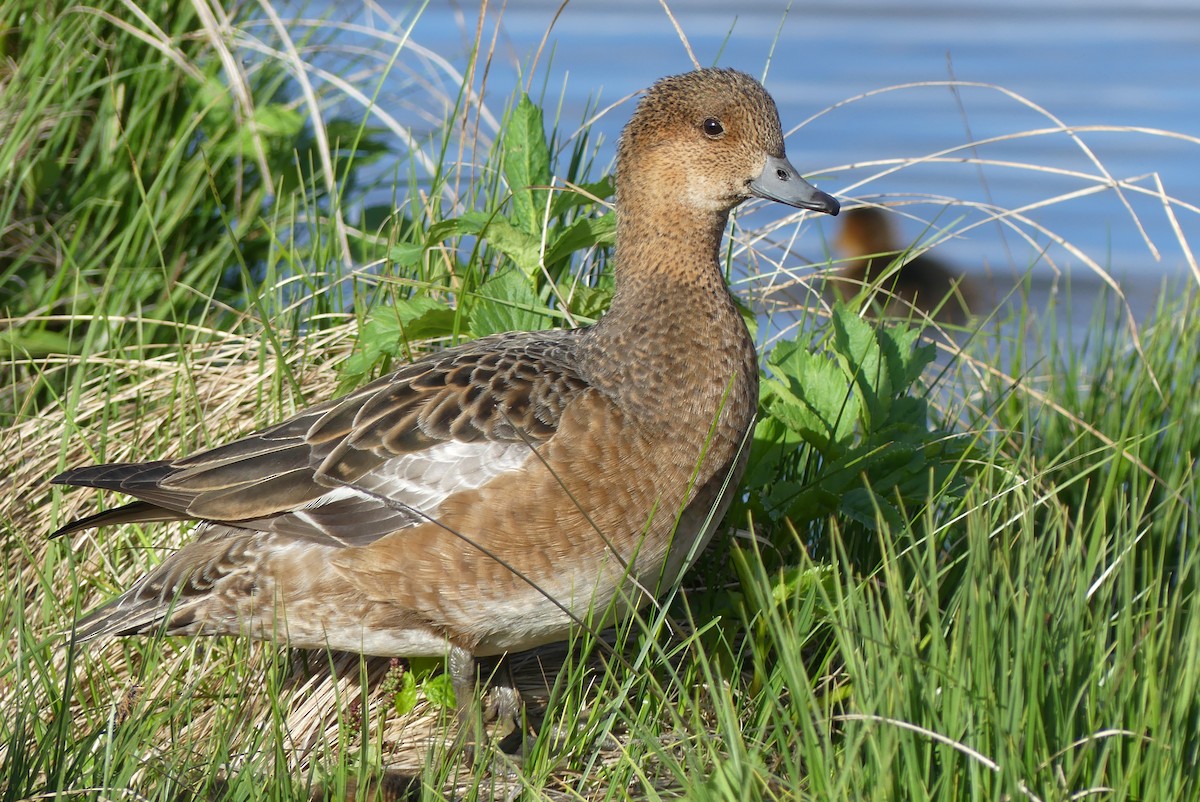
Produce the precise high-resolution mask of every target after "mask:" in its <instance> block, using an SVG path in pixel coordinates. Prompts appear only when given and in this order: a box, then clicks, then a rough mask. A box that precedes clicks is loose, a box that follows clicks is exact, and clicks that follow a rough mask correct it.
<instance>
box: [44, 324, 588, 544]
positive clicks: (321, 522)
mask: <svg viewBox="0 0 1200 802" xmlns="http://www.w3.org/2000/svg"><path fill="white" fill-rule="evenodd" d="M578 338H579V331H578V330H567V331H543V332H528V333H509V334H501V335H495V336H492V337H486V338H483V339H480V340H477V341H475V342H472V343H467V344H465V345H462V346H459V347H457V348H453V349H450V350H447V351H443V352H440V353H437V354H433V355H430V356H428V357H426V358H424V359H421V360H419V361H417V362H414V363H412V364H410V365H406V366H404V367H403V368H401V369H399V370H397V371H396V372H394V373H392V374H390V375H387V376H384V377H381V378H380V379H377V380H376V381H374V382H371V383H369V384H367V385H365V386H363V387H362V388H360V389H358V390H356V391H353V392H351V393H349V394H348V395H345V396H343V397H341V398H337V399H333V400H331V401H327V402H325V403H322V404H318V405H316V406H313V407H310V408H308V409H306V410H304V411H302V412H300V413H299V414H297V415H295V416H294V417H292V418H290V419H288V420H285V421H283V422H282V423H279V424H276V425H274V426H271V427H269V428H266V429H263V430H261V431H258V432H255V433H253V434H251V435H248V436H246V437H243V438H241V439H238V440H235V441H233V442H231V443H228V444H226V445H223V446H220V447H218V448H214V449H211V450H209V451H204V452H201V453H199V454H195V455H193V456H190V457H186V458H182V459H176V460H157V461H153V462H143V463H114V464H107V465H95V466H88V467H82V468H75V469H72V470H68V471H66V472H64V473H62V474H59V475H58V476H56V477H54V478H53V479H52V480H51V481H52V482H53V483H55V484H64V485H74V486H80V487H96V488H103V489H108V490H117V491H120V492H123V493H127V494H129V495H131V496H133V497H134V498H135V499H137V501H134V502H133V503H131V504H128V505H125V506H124V507H120V508H117V509H113V510H108V511H105V512H102V513H98V514H96V515H92V516H88V517H86V518H82V519H80V520H77V521H74V522H72V523H69V524H67V525H66V526H63V527H62V528H61V529H59V530H58V531H57V532H55V533H54V535H55V536H57V535H62V534H67V533H70V532H75V531H78V530H81V529H86V528H90V527H93V526H100V525H108V524H115V523H127V522H135V521H141V522H144V521H165V520H186V519H198V520H202V521H209V522H215V523H227V524H228V523H232V524H236V525H237V529H238V530H241V531H245V530H252V531H253V530H257V531H262V532H269V533H274V534H279V535H287V536H291V537H297V538H303V539H309V540H313V541H316V542H320V543H325V544H328V545H342V546H360V545H365V544H366V543H369V542H371V541H373V540H375V539H377V538H379V537H381V536H383V535H385V534H389V533H391V532H395V531H398V530H400V529H404V528H406V527H408V526H412V525H414V524H416V523H420V522H422V521H424V520H427V519H428V517H429V516H431V515H432V514H433V513H434V511H436V509H437V506H438V505H439V504H440V503H441V501H442V500H443V499H445V498H446V497H447V496H449V495H450V494H452V493H454V492H456V491H457V490H461V489H465V488H472V487H478V486H480V485H482V484H484V483H486V482H487V481H488V480H490V479H491V478H493V477H495V476H496V475H498V474H499V473H502V472H505V471H509V470H514V469H515V468H516V467H518V466H519V465H520V464H522V463H523V462H524V461H525V460H527V459H529V458H530V456H531V454H532V453H533V449H534V448H535V447H536V446H537V445H538V444H540V443H543V442H545V441H547V440H548V439H549V438H550V437H552V436H553V435H554V433H555V431H556V430H557V426H558V423H559V420H560V418H561V416H562V413H563V410H564V409H565V408H566V406H567V404H569V403H570V402H571V400H572V399H573V398H575V397H576V396H577V395H579V394H580V393H581V392H582V391H584V390H586V389H587V388H588V387H589V384H588V382H587V380H586V379H585V378H584V377H583V376H582V375H581V372H580V370H579V368H578V365H577V358H576V344H577V342H578Z"/></svg>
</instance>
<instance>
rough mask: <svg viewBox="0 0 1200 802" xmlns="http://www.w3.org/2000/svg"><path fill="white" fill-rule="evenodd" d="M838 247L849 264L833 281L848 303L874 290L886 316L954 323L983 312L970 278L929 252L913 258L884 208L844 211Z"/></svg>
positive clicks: (877, 304) (873, 298) (874, 300)
mask: <svg viewBox="0 0 1200 802" xmlns="http://www.w3.org/2000/svg"><path fill="white" fill-rule="evenodd" d="M834 244H835V247H836V248H837V250H838V251H839V252H840V254H841V256H842V259H843V264H842V266H841V268H840V269H839V270H838V272H837V274H836V276H834V277H832V278H831V279H830V282H831V283H832V284H833V288H834V291H835V292H836V293H837V295H838V297H839V298H841V299H842V300H843V301H848V300H850V299H851V298H853V297H855V296H856V295H858V294H859V293H860V292H870V293H871V299H870V300H871V303H872V304H873V305H874V306H875V307H876V309H877V310H878V312H879V314H881V315H883V316H885V317H901V318H913V319H925V318H932V319H933V320H936V321H938V322H940V323H954V324H959V323H963V322H965V321H966V320H967V318H968V317H970V315H971V313H972V312H975V311H978V310H979V303H978V297H977V293H976V291H975V289H974V287H973V285H972V283H971V282H970V280H969V279H968V278H967V277H966V276H964V275H962V274H960V273H959V272H958V271H956V270H954V269H952V268H950V267H948V266H947V265H946V264H945V263H943V262H941V261H940V260H938V259H935V258H933V257H932V256H929V255H928V254H918V255H915V256H913V255H912V254H911V253H910V252H909V246H906V245H904V244H903V243H902V242H901V241H900V239H899V237H898V236H897V234H896V230H895V227H894V226H893V225H892V221H891V219H890V218H889V213H888V212H885V211H884V210H882V209H879V208H875V207H861V208H857V209H849V210H846V211H845V212H843V213H842V225H841V228H840V229H839V230H838V235H837V238H836V240H835V243H834Z"/></svg>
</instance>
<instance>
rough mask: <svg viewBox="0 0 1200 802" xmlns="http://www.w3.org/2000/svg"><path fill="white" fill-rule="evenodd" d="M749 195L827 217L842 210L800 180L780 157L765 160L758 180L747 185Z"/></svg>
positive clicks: (832, 199) (769, 157) (825, 194)
mask: <svg viewBox="0 0 1200 802" xmlns="http://www.w3.org/2000/svg"><path fill="white" fill-rule="evenodd" d="M750 193H751V194H753V195H756V196H758V197H760V198H766V199H767V200H773V201H778V202H780V203H786V204H787V205H788V206H795V207H796V208H798V209H812V210H813V211H814V212H825V213H826V214H837V213H838V212H839V211H840V210H841V208H842V205H841V204H840V203H838V200H837V198H835V197H833V196H832V195H829V194H827V193H824V192H822V191H821V190H819V189H817V188H816V187H814V186H813V185H812V184H810V183H808V182H807V181H805V180H804V179H803V178H801V177H800V173H798V172H797V171H796V168H795V167H793V166H792V163H791V162H789V161H788V160H787V159H785V158H783V157H782V156H768V157H767V163H766V165H765V166H764V167H763V170H762V172H761V173H759V176H758V178H755V179H754V180H753V181H751V182H750Z"/></svg>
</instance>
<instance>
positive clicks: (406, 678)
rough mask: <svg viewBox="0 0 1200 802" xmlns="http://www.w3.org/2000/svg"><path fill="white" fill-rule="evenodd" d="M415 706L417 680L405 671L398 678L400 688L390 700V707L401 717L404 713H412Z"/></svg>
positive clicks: (409, 672)
mask: <svg viewBox="0 0 1200 802" xmlns="http://www.w3.org/2000/svg"><path fill="white" fill-rule="evenodd" d="M416 706H417V680H416V678H415V677H414V676H413V675H412V672H411V671H405V672H404V675H403V676H401V677H400V688H399V690H397V691H396V695H395V696H394V697H393V698H392V707H393V708H395V710H396V713H397V714H399V715H401V716H403V715H404V714H405V713H410V712H412V709H413V708H414V707H416Z"/></svg>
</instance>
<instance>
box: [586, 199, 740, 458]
mask: <svg viewBox="0 0 1200 802" xmlns="http://www.w3.org/2000/svg"><path fill="white" fill-rule="evenodd" d="M633 208H636V209H638V210H639V212H640V213H639V214H636V215H631V216H630V217H628V218H626V219H621V218H618V222H617V253H616V259H617V263H616V282H617V288H616V292H615V294H614V296H613V302H612V305H611V306H610V307H609V311H608V313H607V314H606V315H605V316H604V317H603V318H602V319H601V320H600V322H599V323H597V324H596V325H595V326H593V327H592V329H591V330H590V331H589V333H588V336H587V338H586V341H585V343H584V344H582V347H583V348H584V350H585V352H587V353H588V354H589V355H590V356H599V357H602V358H598V359H590V358H589V359H587V360H586V361H587V363H588V365H589V369H588V370H589V375H588V379H589V380H590V381H591V382H592V384H593V386H596V387H597V388H599V389H601V390H603V391H604V392H606V393H609V394H610V395H613V396H615V397H618V398H620V399H621V405H622V408H623V409H624V410H625V411H626V412H627V413H629V414H631V415H634V416H635V417H637V418H639V419H641V420H643V421H648V422H651V423H653V424H654V425H655V426H657V427H658V428H660V429H662V430H663V431H673V430H674V428H675V427H682V428H684V429H687V428H688V427H692V428H695V427H707V426H709V425H711V424H712V422H713V416H714V415H715V414H716V411H717V410H718V409H725V411H724V412H723V413H722V419H723V429H725V428H728V429H729V431H730V432H733V431H735V430H736V432H739V433H740V432H743V431H744V430H745V427H746V426H748V425H749V422H748V420H742V419H740V418H739V419H738V420H736V421H734V420H732V418H731V417H730V415H732V414H733V413H732V412H731V410H734V409H738V410H742V411H743V412H745V411H746V410H748V412H745V414H746V415H752V414H753V411H754V402H753V399H755V398H757V380H758V373H757V367H756V364H755V363H756V357H755V354H754V344H753V341H752V340H751V339H750V335H749V332H748V331H747V329H746V325H745V322H744V321H743V320H742V318H741V314H740V312H739V311H738V308H737V306H736V305H735V304H734V302H733V298H732V296H731V295H730V294H729V289H728V288H727V287H726V285H725V280H724V277H723V276H722V275H721V269H720V262H719V260H718V257H719V251H720V247H721V235H722V234H723V232H724V228H725V223H726V221H727V220H728V213H727V212H722V213H719V214H707V215H705V216H704V217H703V218H702V219H691V220H686V219H683V218H684V217H686V215H681V214H680V213H679V210H678V209H676V210H675V211H674V212H673V213H672V214H671V215H670V216H666V215H664V216H656V215H654V214H652V213H651V214H645V213H641V212H644V211H645V209H646V207H645V205H642V206H640V207H638V206H635V207H633ZM614 355H619V356H620V358H613V356H614ZM731 393H732V395H731ZM733 398H736V399H737V402H738V403H736V404H735V403H734V402H733V401H732V400H731V399H733ZM738 414H742V413H741V412H739V413H738ZM742 417H745V415H742ZM739 427H740V428H739ZM730 436H732V435H730ZM738 436H739V437H740V434H739V435H738Z"/></svg>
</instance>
